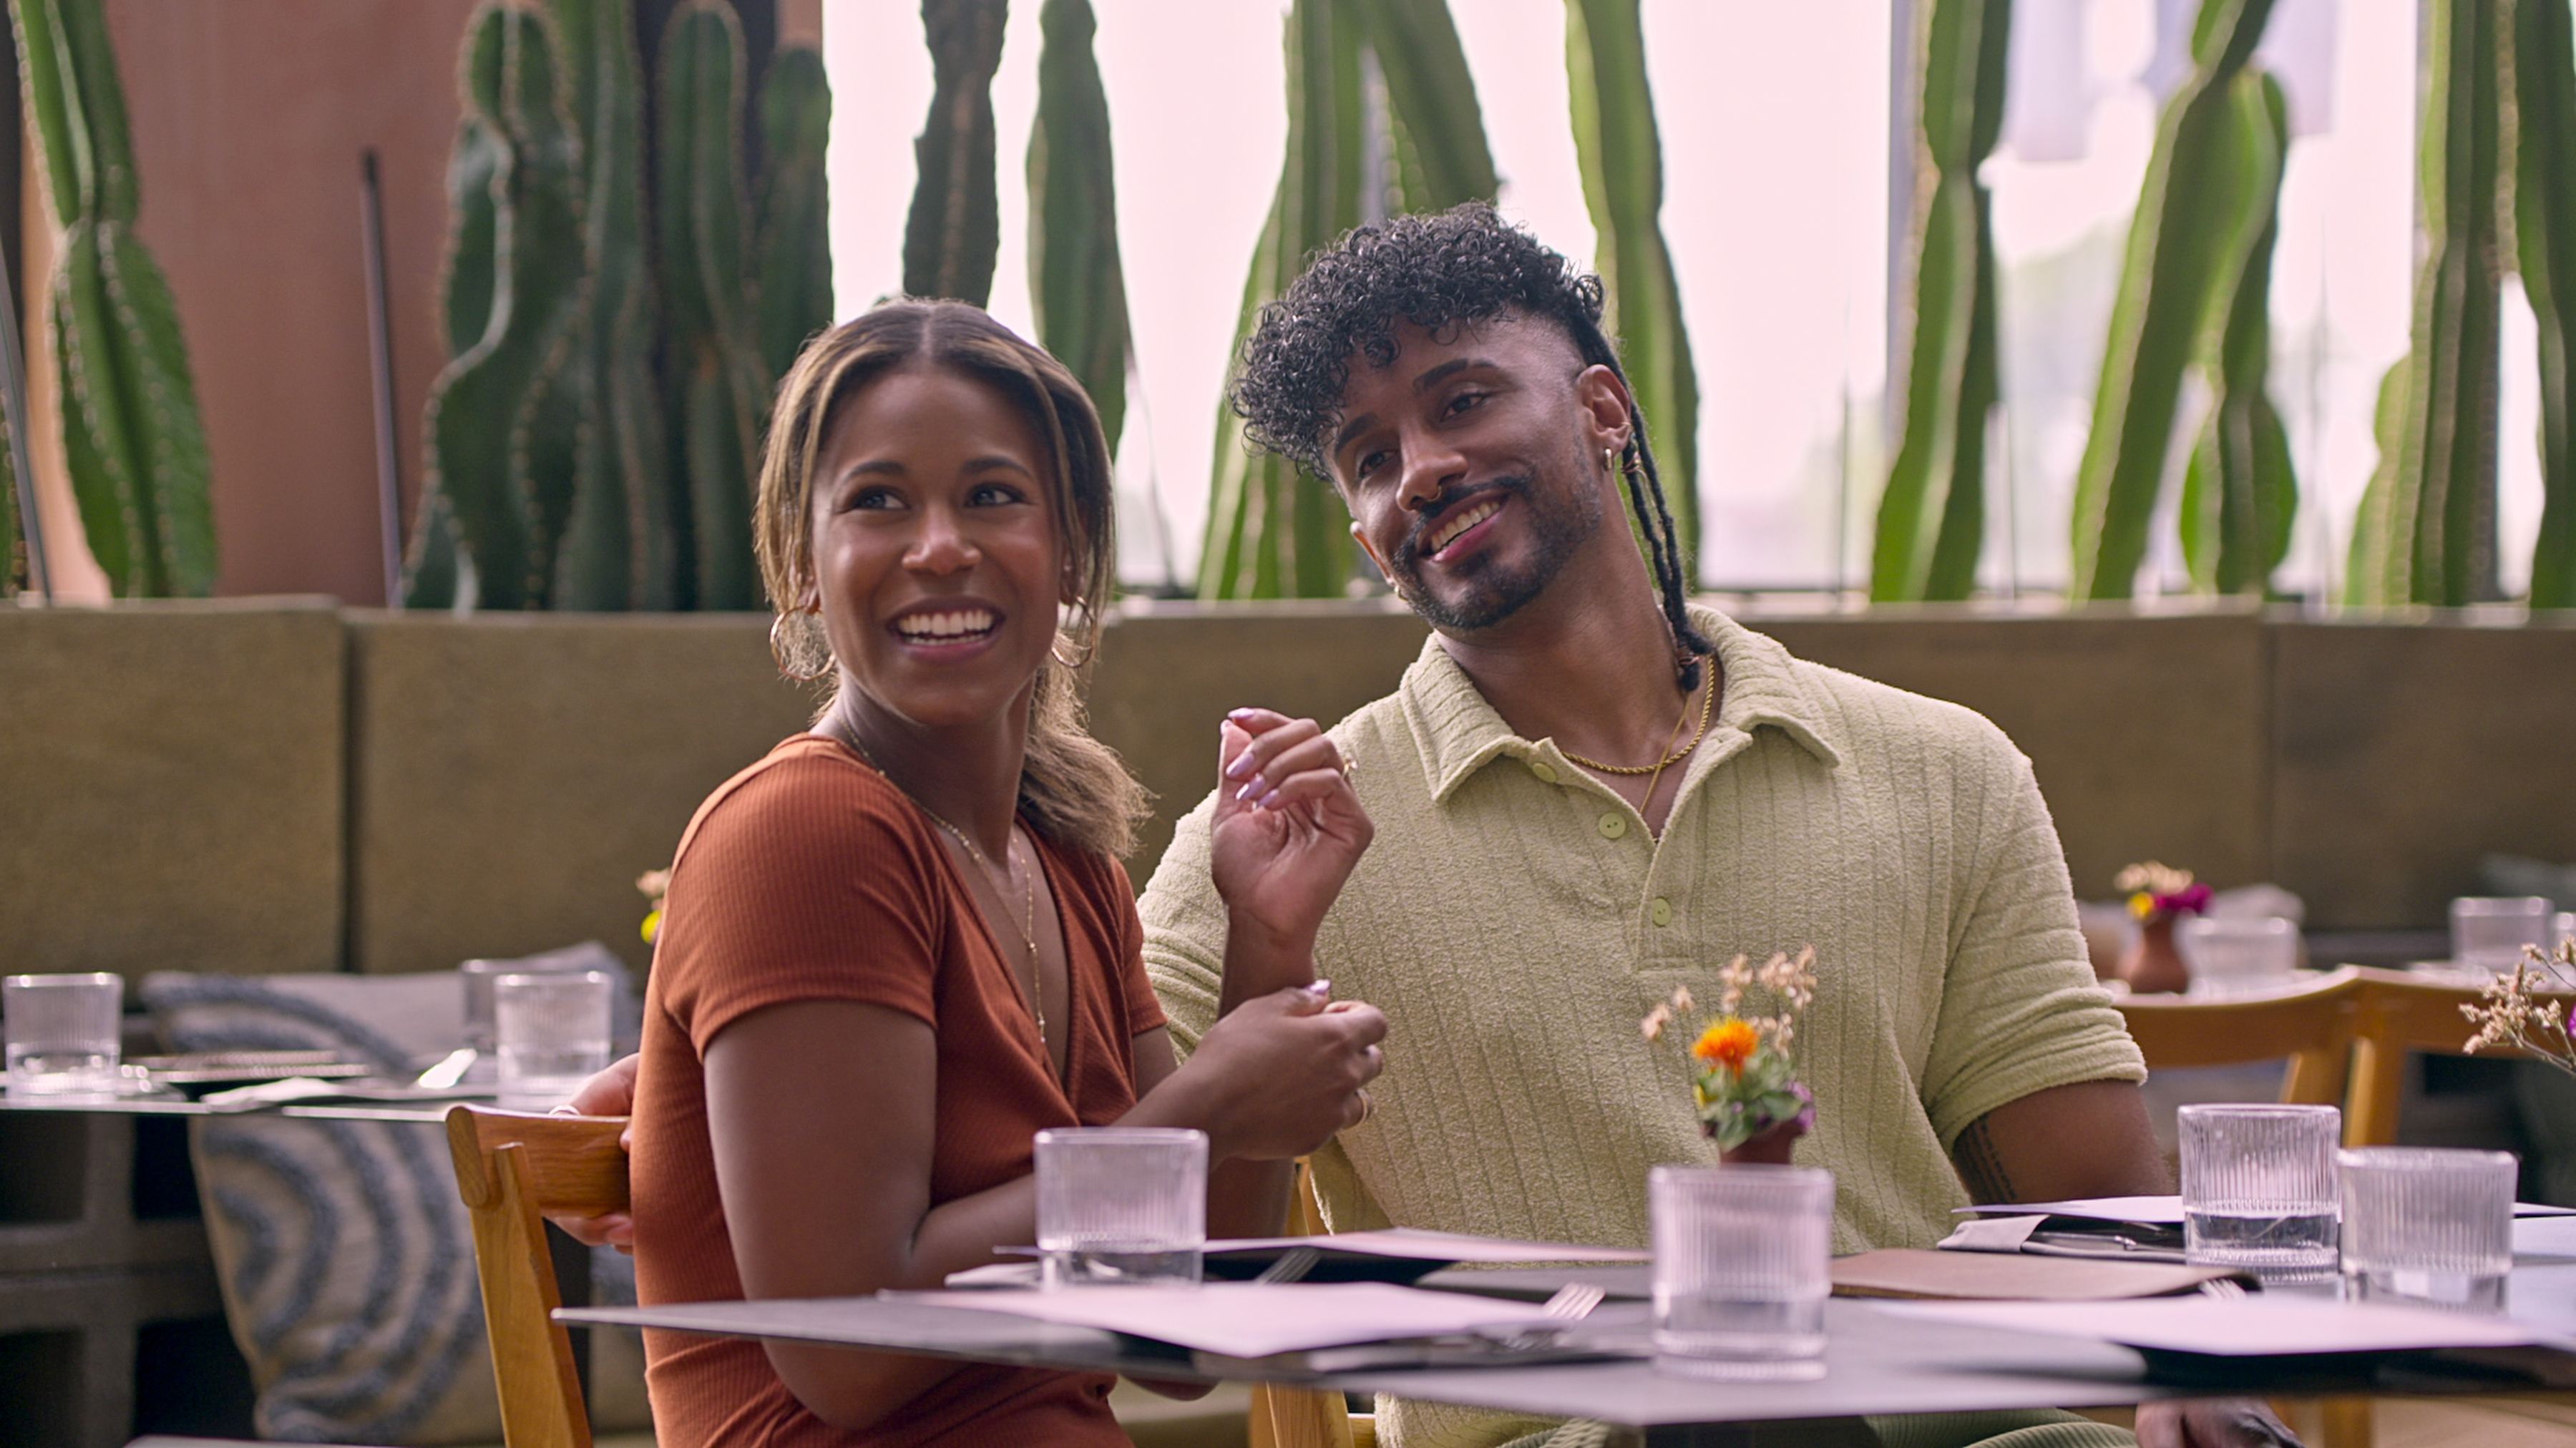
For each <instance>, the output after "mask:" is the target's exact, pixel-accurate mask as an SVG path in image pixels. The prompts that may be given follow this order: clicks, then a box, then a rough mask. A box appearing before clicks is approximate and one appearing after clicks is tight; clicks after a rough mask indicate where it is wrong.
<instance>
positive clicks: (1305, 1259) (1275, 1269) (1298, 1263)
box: [1252, 1247, 1324, 1282]
mask: <svg viewBox="0 0 2576 1448" xmlns="http://www.w3.org/2000/svg"><path fill="white" fill-rule="evenodd" d="M1323 1260H1324V1254H1323V1253H1321V1252H1318V1251H1316V1250H1315V1249H1314V1248H1312V1247H1291V1248H1289V1249H1288V1250H1287V1251H1285V1252H1282V1253H1280V1254H1279V1256H1278V1257H1277V1259H1276V1260H1274V1261H1272V1262H1271V1264H1270V1265H1269V1266H1267V1267H1264V1268H1262V1269H1261V1273H1260V1275H1259V1276H1257V1277H1255V1278H1253V1279H1252V1280H1253V1281H1255V1282H1295V1281H1299V1280H1301V1279H1302V1278H1304V1277H1305V1275H1306V1274H1307V1273H1309V1272H1312V1271H1314V1270H1315V1264H1316V1263H1318V1262H1321V1261H1323Z"/></svg>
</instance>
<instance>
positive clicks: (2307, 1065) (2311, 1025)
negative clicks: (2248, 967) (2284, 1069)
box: [2120, 966, 2363, 1106]
mask: <svg viewBox="0 0 2576 1448" xmlns="http://www.w3.org/2000/svg"><path fill="white" fill-rule="evenodd" d="M2362 991H2363V986H2362V980H2361V972H2360V971H2358V970H2355V969H2353V968H2352V967H2350V966H2346V967H2344V968H2343V969H2341V970H2338V971H2334V972H2332V973H2331V974H2329V975H2327V976H2325V977H2324V978H2323V979H2321V980H2318V981H2316V982H2315V983H2313V984H2310V985H2306V986H2303V987H2301V988H2300V989H2298V990H2296V991H2292V992H2287V993H2284V994H2281V995H2266V996H2258V997H2254V998H2250V999H2229V998H2220V999H2216V1000H2195V999H2193V998H2191V997H2189V996H2164V995H2153V996H2124V997H2122V998H2121V1000H2120V1014H2121V1015H2123V1016H2125V1017H2127V1018H2128V1022H2129V1034H2130V1035H2131V1036H2132V1037H2134V1038H2135V1039H2136V1040H2137V1043H2138V1049H2139V1050H2140V1051H2141V1052H2143V1053H2144V1054H2145V1056H2146V1058H2147V1068H2148V1069H2149V1070H2155V1069H2158V1068H2176V1069H2178V1068H2181V1067H2186V1066H2237V1065H2243V1064H2245V1063H2247V1062H2250V1061H2273V1060H2278V1059H2280V1058H2281V1057H2283V1056H2287V1057H2289V1058H2290V1069H2289V1071H2288V1073H2287V1074H2286V1075H2285V1076H2284V1077H2283V1078H2282V1081H2281V1100H2282V1101H2283V1102H2284V1103H2286V1104H2290V1105H2306V1106H2336V1105H2341V1104H2342V1103H2343V1099H2344V1080H2345V1062H2346V1059H2347V1058H2348V1057H2349V1055H2350V1054H2351V1050H2352V1043H2353V1040H2354V1033H2355V1031H2356V1030H2357V1029H2358V1025H2359V1022H2360V1019H2361V1016H2362Z"/></svg>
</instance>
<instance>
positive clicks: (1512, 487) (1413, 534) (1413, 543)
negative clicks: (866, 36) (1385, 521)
mask: <svg viewBox="0 0 2576 1448" xmlns="http://www.w3.org/2000/svg"><path fill="white" fill-rule="evenodd" d="M1528 492H1529V479H1528V478H1526V477H1505V478H1496V479H1494V480H1493V481H1491V482H1485V483H1478V484H1477V485H1476V486H1474V487H1472V488H1469V489H1466V490H1465V491H1463V492H1458V493H1442V494H1441V495H1440V496H1439V497H1438V498H1436V499H1434V500H1433V501H1432V505H1431V506H1430V507H1428V508H1426V509H1424V510H1423V511H1421V512H1420V513H1417V514H1415V515H1414V518H1413V526H1412V527H1410V528H1408V529H1406V530H1405V533H1404V541H1403V542H1401V543H1398V544H1397V545H1396V546H1395V561H1396V563H1397V564H1398V565H1400V566H1403V567H1408V568H1409V567H1411V566H1412V565H1414V564H1416V563H1419V562H1421V561H1422V545H1423V544H1424V543H1425V542H1427V541H1429V539H1430V537H1431V529H1432V525H1433V523H1434V522H1435V521H1436V520H1438V519H1441V518H1445V517H1447V516H1448V515H1449V514H1450V513H1452V512H1454V511H1456V510H1457V509H1458V508H1461V507H1465V506H1469V505H1471V504H1472V502H1473V500H1474V499H1477V498H1480V497H1483V496H1484V495H1486V494H1488V493H1515V494H1526V493H1528Z"/></svg>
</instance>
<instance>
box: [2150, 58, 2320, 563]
mask: <svg viewBox="0 0 2576 1448" xmlns="http://www.w3.org/2000/svg"><path fill="white" fill-rule="evenodd" d="M2228 104H2229V106H2230V109H2231V113H2232V115H2231V124H2230V126H2229V130H2230V132H2231V133H2232V143H2231V144H2230V145H2229V146H2228V147H2227V148H2226V149H2227V152H2228V158H2227V164H2226V165H2225V166H2223V167H2221V168H2219V169H2220V170H2222V171H2223V172H2224V173H2225V175H2226V184H2225V185H2224V187H2223V188H2218V187H2214V188H2213V194H2212V196H2211V197H2210V198H2209V202H2210V204H2209V205H2208V206H2207V207H2206V211H2207V213H2208V214H2209V215H2210V216H2212V217H2213V218H2215V219H2217V221H2219V222H2220V223H2225V222H2227V219H2228V218H2233V223H2232V224H2233V225H2234V227H2235V229H2236V230H2237V232H2238V233H2239V237H2240V244H2239V245H2237V246H2234V247H2232V248H2230V255H2229V257H2228V259H2227V261H2226V263H2225V264H2223V265H2222V266H2221V268H2220V270H2219V274H2218V276H2217V277H2216V278H2214V280H2215V282H2216V283H2217V285H2216V286H2215V287H2214V289H2213V291H2212V294H2211V297H2210V300H2209V306H2210V320H2209V323H2208V326H2207V329H2206V330H2207V331H2208V332H2209V333H2210V334H2212V336H2213V337H2214V341H2212V342H2211V343H2209V344H2208V345H2209V346H2210V347H2211V349H2212V350H2213V351H2214V353H2215V355H2214V356H2212V357H2210V358H2209V359H2208V368H2207V370H2208V373H2209V376H2210V380H2211V383H2212V387H2211V393H2212V400H2211V403H2210V409H2209V416H2208V418H2207V419H2206V420H2205V421H2204V422H2203V424H2202V426H2201V432H2200V440H2199V442H2198V444H2197V445H2195V446H2194V448H2193V449H2192V455H2191V462H2190V465H2189V469H2188V471H2187V472H2186V473H2185V474H2184V476H2183V485H2182V507H2181V511H2180V514H2179V516H2178V523H2179V528H2180V532H2181V534H2182V552H2183V561H2184V563H2185V564H2186V565H2187V566H2188V567H2189V569H2190V571H2191V579H2192V586H2193V587H2194V588H2196V589H2198V590H2199V591H2201V592H2203V593H2243V594H2251V595H2253V596H2255V597H2258V598H2259V597H2261V596H2263V595H2264V594H2265V593H2266V592H2268V591H2269V588H2270V584H2271V579H2272V570H2273V569H2275V568H2278V567H2280V566H2281V560H2282V559H2283V558H2284V557H2286V556H2288V554H2289V551H2290V524H2291V520H2292V518H2293V517H2294V515H2295V514H2296V512H2297V510H2298V503H2299V488H2298V479H2297V477H2296V476H2295V474H2294V473H2293V472H2292V469H2291V466H2290V436H2289V432H2288V430H2287V429H2286V428H2284V427H2283V426H2282V425H2281V414H2280V413H2279V411H2278V410H2276V409H2275V408H2274V407H2273V406H2272V398H2271V394H2270V392H2269V390H2268V389H2267V388H2266V387H2265V385H2264V380H2265V374H2266V373H2267V371H2268V370H2269V367H2270V363H2271V356H2272V320H2271V313H2272V246H2273V242H2274V240H2275V239H2276V238H2277V237H2278V236H2279V234H2280V226H2279V221H2278V212H2279V208H2280V196H2281V176H2282V172H2283V170H2284V168H2285V165H2286V163H2287V161H2288V159H2289V151H2290V109H2289V101H2288V98H2287V97H2286V96H2284V95H2283V94H2282V91H2281V83H2280V82H2279V81H2277V80H2274V79H2273V78H2272V77H2271V76H2269V75H2266V74H2264V73H2262V72H2261V71H2258V70H2254V69H2251V68H2248V69H2246V70H2244V71H2241V72H2239V73H2238V74H2237V76H2236V79H2235V80H2234V81H2232V82H2230V83H2229V86H2228Z"/></svg>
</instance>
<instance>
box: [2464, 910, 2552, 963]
mask: <svg viewBox="0 0 2576 1448" xmlns="http://www.w3.org/2000/svg"><path fill="white" fill-rule="evenodd" d="M2557 910H2558V906H2557V904H2556V903H2555V902H2553V901H2551V900H2549V899H2548V898H2547V897H2545V896H2540V895H2521V896H2505V897H2495V898H2490V897H2486V896H2478V895H2463V896H2461V897H2460V898H2459V899H2457V900H2454V901H2452V902H2451V963H2452V964H2453V965H2456V966H2458V967H2460V968H2461V969H2463V970H2474V971H2479V972H2481V973H2492V974H2496V975H2511V974H2512V973H2513V967H2514V963H2515V962H2516V961H2519V960H2521V959H2522V948H2523V947H2524V946H2526V945H2537V946H2539V947H2541V948H2542V949H2544V950H2545V949H2547V948H2548V947H2549V946H2550V945H2552V944H2554V943H2555V942H2553V941H2552V940H2551V939H2550V938H2549V930H2550V926H2551V925H2552V924H2553V923H2554V921H2555V917H2556V914H2557Z"/></svg>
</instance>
